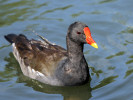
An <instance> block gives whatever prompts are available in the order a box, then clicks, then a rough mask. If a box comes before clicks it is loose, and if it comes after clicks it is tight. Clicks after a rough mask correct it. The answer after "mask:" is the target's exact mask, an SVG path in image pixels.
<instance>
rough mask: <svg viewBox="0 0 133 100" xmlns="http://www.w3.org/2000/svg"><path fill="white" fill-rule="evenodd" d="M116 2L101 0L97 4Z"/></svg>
mask: <svg viewBox="0 0 133 100" xmlns="http://www.w3.org/2000/svg"><path fill="white" fill-rule="evenodd" d="M114 1H116V0H102V1H100V2H99V4H103V3H110V2H114Z"/></svg>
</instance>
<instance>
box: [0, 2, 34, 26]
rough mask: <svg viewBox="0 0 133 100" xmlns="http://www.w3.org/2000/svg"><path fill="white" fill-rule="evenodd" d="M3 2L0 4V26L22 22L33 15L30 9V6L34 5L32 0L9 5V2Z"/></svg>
mask: <svg viewBox="0 0 133 100" xmlns="http://www.w3.org/2000/svg"><path fill="white" fill-rule="evenodd" d="M3 1H4V2H2V3H0V9H1V14H0V16H1V17H0V26H3V25H10V24H12V23H14V22H16V21H23V20H25V19H27V18H28V17H29V16H30V15H32V14H33V13H34V10H33V9H30V7H31V6H33V5H35V2H34V0H30V1H24V0H20V1H16V2H11V3H7V2H9V1H10V0H3ZM26 5H27V6H26Z"/></svg>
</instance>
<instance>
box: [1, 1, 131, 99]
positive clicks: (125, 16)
mask: <svg viewBox="0 0 133 100" xmlns="http://www.w3.org/2000/svg"><path fill="white" fill-rule="evenodd" d="M132 4H133V1H132V0H71V1H67V0H62V1H60V0H56V1H55V0H49V1H42V0H13V1H11V0H1V1H0V34H1V35H0V62H1V64H0V100H18V98H19V100H132V99H133V91H132V90H133V6H132ZM75 21H81V22H84V23H86V24H87V25H88V26H89V27H90V29H91V32H92V36H93V38H94V40H95V41H96V42H97V44H98V46H99V49H97V50H96V49H94V48H92V47H91V46H89V45H85V49H84V54H85V57H86V60H87V62H88V65H89V66H90V73H91V78H92V80H91V81H90V82H89V83H88V84H85V85H83V86H74V87H53V86H49V85H46V84H42V83H40V82H38V81H35V80H32V79H30V78H28V77H26V76H24V75H23V74H22V72H21V70H20V66H19V64H18V62H17V61H16V60H15V58H14V56H13V54H12V47H11V45H10V44H9V43H8V42H7V41H6V40H5V39H4V35H6V34H9V33H15V34H20V33H23V34H24V35H26V36H27V37H28V38H30V39H31V38H35V39H38V37H37V36H36V35H35V33H38V34H40V35H42V36H44V37H46V38H47V39H48V40H49V41H51V42H53V43H56V44H58V45H61V46H62V47H64V48H66V44H65V36H66V32H67V28H68V26H69V25H70V24H71V23H73V22H75Z"/></svg>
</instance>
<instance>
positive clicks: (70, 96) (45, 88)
mask: <svg viewBox="0 0 133 100" xmlns="http://www.w3.org/2000/svg"><path fill="white" fill-rule="evenodd" d="M5 61H6V62H8V63H7V64H6V68H5V71H6V70H8V69H10V72H11V73H14V71H16V73H17V74H13V75H14V77H16V76H17V81H16V83H25V85H26V86H28V87H32V88H33V89H34V90H35V91H39V92H43V93H48V94H61V95H62V96H63V98H64V99H63V100H88V99H89V98H90V97H91V88H90V83H87V84H85V85H82V86H63V87H59V86H50V85H46V84H43V83H41V82H39V81H36V80H33V79H30V78H28V77H26V76H24V75H23V74H22V72H21V69H20V66H19V64H18V62H17V61H16V59H15V58H14V56H13V54H12V53H9V57H6V58H5ZM11 73H10V75H9V77H10V76H11Z"/></svg>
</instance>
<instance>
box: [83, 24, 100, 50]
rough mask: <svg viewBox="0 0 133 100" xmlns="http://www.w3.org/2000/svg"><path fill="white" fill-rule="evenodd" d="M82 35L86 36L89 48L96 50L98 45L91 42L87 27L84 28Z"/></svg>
mask: <svg viewBox="0 0 133 100" xmlns="http://www.w3.org/2000/svg"><path fill="white" fill-rule="evenodd" d="M84 34H85V36H86V42H87V43H88V44H90V45H91V46H93V47H94V48H98V45H97V44H96V42H95V41H94V40H93V38H92V37H91V32H90V29H89V27H85V28H84Z"/></svg>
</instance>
